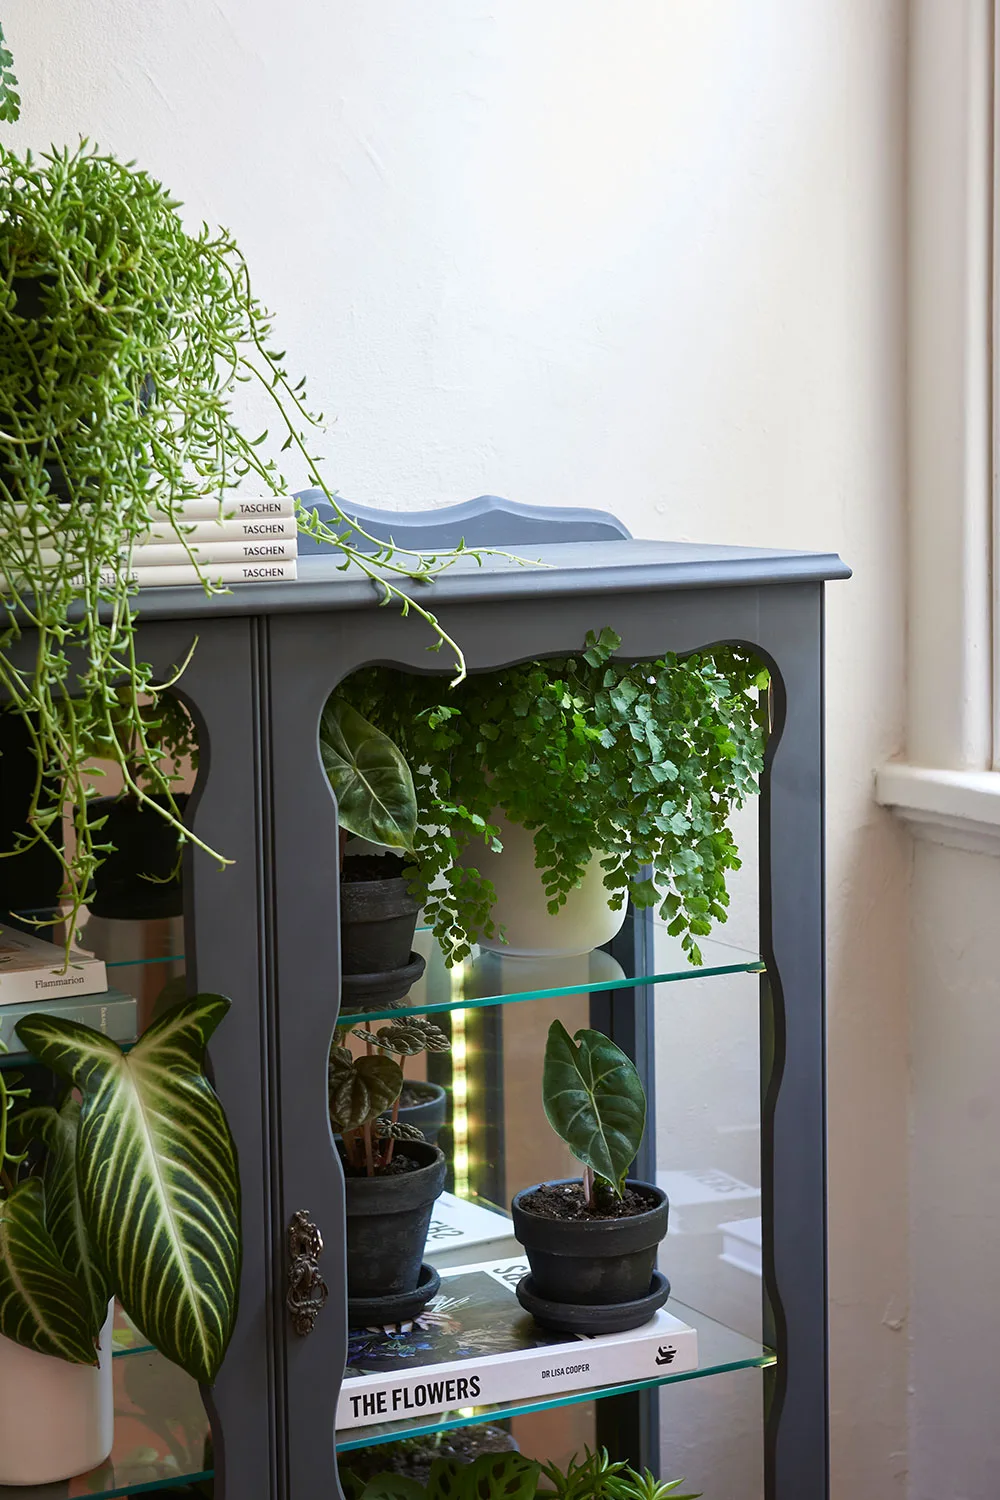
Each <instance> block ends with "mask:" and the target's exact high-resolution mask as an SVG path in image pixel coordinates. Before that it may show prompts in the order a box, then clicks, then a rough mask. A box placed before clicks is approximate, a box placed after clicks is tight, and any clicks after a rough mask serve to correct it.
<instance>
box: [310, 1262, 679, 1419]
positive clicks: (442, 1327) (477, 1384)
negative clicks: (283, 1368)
mask: <svg viewBox="0 0 1000 1500" xmlns="http://www.w3.org/2000/svg"><path fill="white" fill-rule="evenodd" d="M527 1270H528V1265H527V1262H526V1261H525V1260H524V1259H523V1258H516V1259H504V1260H491V1261H483V1262H481V1263H479V1264H476V1265H472V1266H454V1267H452V1268H451V1269H449V1270H443V1271H442V1272H441V1290H440V1292H439V1293H438V1295H437V1296H436V1297H435V1298H434V1299H433V1300H432V1301H431V1302H429V1303H428V1305H427V1307H426V1308H425V1309H424V1311H423V1312H422V1313H421V1314H420V1316H419V1318H417V1319H416V1320H415V1321H414V1323H413V1324H412V1326H410V1325H403V1326H404V1327H406V1328H408V1331H407V1332H386V1330H385V1329H382V1328H379V1329H370V1328H360V1329H359V1328H355V1329H352V1330H351V1331H350V1333H349V1335H348V1347H347V1369H346V1371H345V1376H344V1383H343V1385H342V1386H341V1390H340V1400H339V1402H338V1405H337V1426H338V1427H339V1428H350V1427H367V1426H370V1425H371V1424H372V1423H374V1422H392V1421H400V1420H402V1419H404V1418H407V1417H410V1418H412V1417H413V1416H415V1415H427V1414H430V1413H432V1412H442V1411H451V1410H453V1409H457V1408H459V1407H468V1406H493V1405H497V1404H503V1403H505V1402H514V1401H528V1400H531V1398H532V1397H535V1396H542V1397H544V1396H549V1395H556V1394H559V1393H560V1392H566V1391H583V1390H590V1389H591V1388H593V1387H600V1386H607V1385H619V1384H622V1383H624V1382H631V1381H640V1380H656V1379H657V1378H662V1377H663V1376H665V1375H675V1374H682V1373H684V1372H686V1371H689V1370H695V1369H697V1368H698V1335H697V1334H696V1332H695V1330H694V1329H693V1328H689V1327H688V1326H687V1324H685V1323H682V1322H680V1320H679V1319H678V1318H675V1317H673V1316H672V1315H671V1314H670V1313H668V1312H664V1311H663V1309H662V1308H661V1309H660V1311H659V1312H658V1313H657V1314H656V1316H655V1317H654V1318H653V1319H652V1320H651V1321H650V1322H648V1323H645V1324H644V1325H643V1326H642V1327H641V1328H633V1329H631V1330H630V1331H629V1332H627V1333H602V1334H598V1335H596V1336H594V1337H584V1336H581V1335H570V1334H564V1333H551V1332H549V1331H548V1330H546V1329H544V1328H541V1327H540V1326H539V1325H538V1324H537V1323H536V1322H535V1320H534V1319H533V1318H532V1317H531V1316H530V1315H529V1314H528V1313H526V1312H524V1311H523V1309H522V1308H521V1305H520V1303H519V1302H518V1300H517V1298H516V1297H515V1295H514V1288H515V1287H516V1286H517V1283H518V1281H519V1280H520V1279H521V1277H522V1276H523V1275H524V1274H525V1272H526V1271H527Z"/></svg>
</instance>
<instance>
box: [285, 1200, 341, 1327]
mask: <svg viewBox="0 0 1000 1500" xmlns="http://www.w3.org/2000/svg"><path fill="white" fill-rule="evenodd" d="M322 1254H323V1236H322V1235H321V1234H320V1232H319V1230H318V1229H317V1228H316V1225H315V1224H314V1223H313V1222H312V1220H311V1219H310V1217H309V1210H308V1209H307V1208H300V1209H299V1210H298V1212H297V1213H294V1214H293V1215H292V1219H291V1223H290V1224H289V1226H288V1293H287V1295H286V1297H285V1306H286V1307H287V1308H288V1311H289V1312H290V1313H291V1315H292V1327H293V1328H294V1329H295V1332H296V1333H297V1334H300V1335H301V1336H302V1337H303V1338H305V1336H306V1334H307V1333H312V1331H313V1328H314V1327H315V1326H316V1319H317V1317H318V1316H319V1313H320V1312H321V1311H322V1309H323V1307H324V1306H325V1304H326V1299H327V1298H328V1297H329V1295H330V1288H329V1287H328V1286H327V1284H326V1282H325V1281H324V1280H323V1277H322V1276H321V1275H320V1269H319V1258H320V1256H321V1255H322Z"/></svg>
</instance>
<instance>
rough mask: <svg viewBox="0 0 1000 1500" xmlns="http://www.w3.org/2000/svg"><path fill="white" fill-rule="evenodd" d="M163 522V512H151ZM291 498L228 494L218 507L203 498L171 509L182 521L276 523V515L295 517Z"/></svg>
mask: <svg viewBox="0 0 1000 1500" xmlns="http://www.w3.org/2000/svg"><path fill="white" fill-rule="evenodd" d="M150 514H151V515H158V516H159V517H160V518H161V519H162V520H164V521H167V520H169V516H168V515H167V512H166V511H162V510H161V511H151V512H150ZM294 514H295V496H294V495H237V496H232V495H227V496H226V498H225V499H224V500H223V501H222V503H221V505H220V503H219V501H218V500H213V499H212V498H211V496H206V497H205V498H204V499H203V500H182V501H181V502H180V504H179V505H175V506H174V515H175V516H177V517H183V519H184V520H185V521H223V520H232V521H239V520H245V521H252V520H254V519H257V520H261V521H264V520H267V519H268V518H269V517H270V519H271V520H272V521H273V520H276V519H277V518H278V517H279V516H294Z"/></svg>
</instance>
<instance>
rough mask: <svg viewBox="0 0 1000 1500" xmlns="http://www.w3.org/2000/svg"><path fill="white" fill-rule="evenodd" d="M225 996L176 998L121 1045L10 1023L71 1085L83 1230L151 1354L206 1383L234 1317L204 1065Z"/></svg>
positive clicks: (41, 1022) (216, 1114)
mask: <svg viewBox="0 0 1000 1500" xmlns="http://www.w3.org/2000/svg"><path fill="white" fill-rule="evenodd" d="M228 1009H229V1001H228V1000H226V999H224V998H223V997H222V996H221V995H197V996H195V998H194V999H192V1000H187V1001H184V1002H183V1003H182V1004H181V1005H177V1006H175V1007H174V1008H173V1009H172V1010H170V1011H168V1012H167V1014H166V1015H164V1016H161V1018H160V1019H159V1020H158V1021H155V1022H154V1023H153V1025H152V1026H151V1027H150V1028H149V1029H148V1031H146V1032H145V1033H144V1034H143V1036H142V1037H141V1038H140V1039H139V1041H138V1042H137V1044H136V1045H135V1047H133V1048H132V1050H131V1052H129V1053H128V1054H127V1055H126V1054H125V1053H123V1052H122V1050H121V1048H120V1047H119V1046H118V1045H117V1044H116V1043H115V1042H113V1041H111V1039H110V1038H109V1037H106V1036H102V1035H101V1034H100V1032H97V1031H93V1030H92V1029H91V1028H90V1027H89V1026H80V1025H77V1024H76V1023H75V1022H73V1021H63V1020H57V1019H55V1018H54V1017H43V1016H29V1017H28V1018H27V1019H26V1020H23V1021H20V1022H19V1023H18V1028H17V1034H18V1036H19V1037H20V1038H21V1040H22V1041H23V1042H24V1044H25V1046H26V1047H28V1048H29V1049H30V1050H31V1052H33V1053H34V1055H35V1056H36V1057H37V1058H38V1059H39V1060H40V1061H41V1062H43V1063H44V1064H45V1065H46V1066H47V1067H50V1068H52V1069H54V1071H55V1072H57V1073H59V1074H60V1075H61V1076H62V1077H64V1078H68V1079H69V1080H70V1081H71V1082H72V1083H73V1084H74V1085H75V1086H76V1087H77V1088H78V1089H79V1090H80V1091H81V1093H82V1095H83V1103H82V1108H81V1111H80V1130H79V1139H78V1145H77V1171H78V1174H79V1179H80V1198H81V1202H82V1204H83V1212H84V1218H85V1220H86V1225H87V1231H88V1233H89V1235H90V1238H91V1242H92V1244H93V1246H94V1249H95V1253H96V1254H97V1256H98V1257H99V1258H100V1260H101V1263H102V1264H103V1266H104V1268H105V1271H106V1273H107V1276H108V1279H109V1281H110V1282H111V1285H112V1287H113V1288H114V1290H115V1291H116V1293H117V1294H118V1296H119V1297H120V1298H121V1301H122V1305H123V1306H124V1308H125V1311H126V1312H127V1313H128V1315H129V1317H130V1318H131V1319H132V1321H133V1322H134V1323H135V1324H136V1326H137V1327H138V1328H139V1329H141V1331H142V1332H143V1333H144V1334H145V1335H146V1337H147V1338H148V1339H149V1341H150V1343H152V1344H155V1345H156V1347H157V1348H158V1349H159V1350H160V1352H161V1353H162V1354H165V1355H166V1356H167V1358H168V1359H171V1360H173V1361H174V1363H175V1364H178V1365H180V1367H181V1368H182V1369H183V1370H186V1371H187V1372H188V1374H190V1375H193V1376H194V1377H195V1379H197V1380H200V1381H203V1382H204V1383H206V1384H210V1383H211V1382H212V1380H213V1379H214V1378H215V1375H216V1373H217V1371H218V1369H219V1366H220V1364H221V1363H222V1359H223V1356H224V1354H225V1352H226V1346H227V1345H228V1343H229V1339H230V1336H231V1334H232V1330H233V1323H234V1321H235V1318H236V1303H237V1292H238V1287H239V1277H240V1259H241V1255H240V1232H239V1177H238V1172H237V1164H236V1148H235V1144H234V1142H233V1138H232V1134H231V1132H230V1130H229V1125H228V1123H227V1121H226V1117H225V1114H224V1113H223V1109H222V1105H221V1104H220V1103H219V1100H218V1098H217V1097H216V1095H215V1093H214V1092H213V1090H212V1087H211V1085H210V1083H209V1081H208V1079H207V1078H206V1076H205V1073H204V1070H203V1059H204V1051H205V1045H206V1043H207V1042H208V1039H209V1037H210V1036H211V1035H212V1033H213V1031H214V1030H215V1028H216V1026H218V1024H219V1022H220V1021H221V1020H222V1018H223V1016H224V1015H225V1014H226V1011H227V1010H228Z"/></svg>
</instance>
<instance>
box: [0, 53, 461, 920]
mask: <svg viewBox="0 0 1000 1500" xmlns="http://www.w3.org/2000/svg"><path fill="white" fill-rule="evenodd" d="M9 67H10V61H9V54H7V53H6V52H5V50H4V49H3V46H2V41H0V117H2V111H3V109H4V108H6V109H7V110H8V111H9V110H10V109H11V108H14V107H15V105H14V95H13V94H12V92H11V90H12V87H13V84H12V80H11V77H10V75H9ZM4 90H6V92H4ZM5 101H6V102H5ZM179 206H180V205H179V204H178V202H177V201H176V200H175V199H174V198H172V197H171V196H170V195H169V193H168V192H167V191H166V190H165V188H163V187H162V186H161V184H160V183H158V182H156V181H154V179H153V178H152V177H150V176H149V175H148V174H147V173H145V172H143V171H140V170H138V169H137V168H136V167H135V166H134V165H133V164H125V163H122V162H119V161H117V160H115V159H114V158H113V157H111V156H107V155H102V154H100V153H98V152H97V151H96V150H95V149H92V148H90V147H88V146H87V144H86V143H83V144H81V146H80V147H79V148H78V149H77V150H74V151H69V150H65V151H53V152H52V153H51V154H49V155H45V156H42V157H40V158H38V159H35V158H33V157H32V156H31V155H30V154H28V155H26V156H24V157H23V158H20V157H18V156H16V155H15V154H14V153H13V152H11V151H9V150H7V149H6V148H3V147H0V590H2V595H3V598H2V614H0V698H2V699H4V700H6V702H7V704H8V706H9V707H10V708H12V709H13V711H14V712H16V713H18V714H19V715H21V716H22V718H23V719H24V721H25V723H26V725H27V726H28V729H29V733H30V736H31V745H32V749H33V753H34V757H35V759H36V761H37V766H38V780H37V784H36V787H35V791H34V795H33V797H32V800H31V807H30V811H29V817H28V827H27V830H26V831H25V832H24V833H23V835H22V837H21V839H20V840H19V843H18V847H17V848H16V849H15V850H13V851H12V852H13V853H14V854H16V853H17V852H19V850H21V849H23V848H25V847H27V846H29V845H31V844H34V843H41V844H43V845H45V846H47V847H48V848H49V849H50V850H51V851H52V852H53V854H54V855H55V856H56V857H57V858H58V859H59V861H60V862H61V865H62V868H63V872H64V877H65V879H64V896H65V900H66V902H67V904H68V906H69V909H70V915H71V920H70V922H69V923H68V927H67V930H68V941H69V939H71V937H72V934H73V929H74V926H75V919H76V915H77V913H78V911H79V909H80V906H81V905H82V904H83V902H84V901H85V899H86V895H87V891H88V887H89V885H90V882H91V879H92V876H93V873H94V870H95V868H96V866H97V865H98V864H99V862H100V861H101V859H102V857H103V856H104V854H105V853H106V848H107V846H106V844H102V840H101V834H100V828H101V822H100V820H99V819H98V820H94V821H91V820H89V819H88V817H87V812H86V804H87V801H88V798H90V797H91V796H93V795H94V793H95V788H94V787H93V785H92V782H91V778H90V775H89V774H88V768H89V767H91V766H92V763H93V759H94V757H95V756H97V757H100V758H102V759H106V760H109V761H111V762H113V763H114V764H116V765H117V766H118V768H119V769H120V771H121V774H122V779H123V783H124V789H125V793H126V794H127V795H129V796H131V797H132V798H134V799H135V800H136V801H138V802H140V803H142V804H143V805H144V806H145V807H147V808H149V809H151V810H154V815H157V816H160V817H162V818H164V819H165V820H166V821H167V823H169V824H170V825H172V826H173V827H174V828H175V829H176V831H177V835H178V839H179V840H181V841H183V840H185V839H189V840H191V841H192V842H194V843H195V844H198V845H199V847H201V848H203V849H204V848H205V847H206V846H205V845H204V844H201V842H200V840H198V839H197V838H196V837H195V836H194V835H193V834H191V833H190V832H189V831H186V830H185V829H184V828H183V826H182V823H181V820H180V814H179V811H178V808H177V804H176V802H175V800H174V796H173V776H172V774H171V769H170V764H169V761H168V760H165V753H164V746H163V744H162V743H161V740H160V739H159V738H158V737H157V736H156V735H155V734H151V733H150V724H151V723H153V724H155V723H157V722H160V721H162V719H163V716H164V713H165V711H166V710H165V708H164V694H165V693H166V692H167V690H168V689H169V688H170V687H171V686H173V685H174V684H175V683H176V681H177V678H178V677H179V676H180V675H181V673H182V672H183V670H184V666H185V663H184V662H179V663H177V664H176V672H175V675H174V677H173V678H172V679H171V681H170V682H166V683H165V682H162V681H157V680H156V679H155V678H154V675H153V672H152V669H151V667H150V666H149V665H148V664H147V663H144V662H143V661H142V660H141V658H140V656H139V654H138V651H137V644H136V634H135V598H134V596H135V593H136V585H135V582H134V581H133V580H132V578H131V560H132V553H133V549H134V548H135V547H136V545H137V544H139V543H140V542H141V541H142V539H143V537H144V536H145V535H146V534H147V533H148V531H149V528H150V526H151V525H152V524H154V522H156V523H160V524H163V523H164V522H166V523H168V524H172V525H173V527H174V532H175V536H176V540H177V541H178V542H179V543H181V544H182V545H184V546H185V547H186V548H188V544H187V543H186V542H185V535H184V533H183V531H181V530H179V529H178V527H179V524H180V519H181V516H182V511H183V507H184V505H185V503H186V502H188V501H191V500H199V499H203V498H205V497H212V498H213V499H215V500H217V501H218V502H219V503H220V507H221V504H222V501H223V500H224V498H225V496H226V493H227V492H229V491H232V490H233V489H235V488H236V487H237V486H240V485H244V484H246V483H247V482H255V486H256V487H257V488H258V492H260V491H263V492H265V493H269V494H274V493H278V494H280V493H287V492H288V489H289V485H288V484H287V482H286V480H285V478H284V476H283V475H282V473H281V471H280V469H279V467H278V454H279V453H280V452H283V451H285V450H288V449H291V450H292V452H293V455H294V456H296V457H297V459H298V460H299V462H300V464H301V466H302V467H304V469H305V471H306V474H307V476H308V480H309V482H310V483H311V484H312V485H314V486H318V487H319V488H320V489H322V491H323V493H324V494H325V495H326V496H327V498H328V499H330V501H331V504H333V507H334V514H335V517H337V518H339V519H338V522H337V526H336V528H332V527H331V526H329V525H327V524H325V523H324V522H323V521H322V520H320V519H319V518H318V517H317V515H316V514H315V513H307V512H305V511H304V510H302V509H301V508H300V511H299V517H298V519H299V525H300V527H301V528H302V529H303V530H305V531H307V532H308V533H309V534H310V535H312V536H316V537H319V538H320V539H322V540H324V541H327V542H332V543H336V544H337V545H339V547H340V549H341V552H342V555H343V558H344V565H345V566H347V564H348V563H349V562H350V563H353V564H354V565H356V566H357V568H359V569H360V570H361V571H362V572H363V573H364V574H365V575H367V576H368V577H369V578H371V579H373V580H377V581H378V582H379V584H380V585H381V588H382V591H383V595H384V599H385V600H388V599H394V600H396V601H397V602H398V604H399V606H400V608H401V609H402V611H403V613H404V614H405V613H408V611H409V610H411V609H412V610H414V611H416V613H417V614H418V615H420V616H421V617H422V618H423V619H424V621H425V622H427V623H428V624H429V625H430V626H431V628H432V630H433V632H434V634H433V637H432V644H431V647H430V649H439V648H440V646H441V645H442V644H448V645H450V646H451V647H453V648H454V651H455V656H456V660H457V662H458V667H459V675H461V673H462V660H461V653H460V651H459V650H458V648H457V646H455V643H454V642H452V641H451V640H450V638H449V637H448V636H447V635H446V634H445V633H444V632H443V631H442V630H441V629H440V627H439V626H438V623H437V620H436V618H435V617H434V615H433V614H432V612H431V611H430V610H429V609H428V608H427V607H426V606H425V605H424V604H422V603H420V602H418V601H415V600H412V599H409V598H408V597H407V596H406V594H405V593H404V591H403V585H404V584H405V582H406V581H407V580H408V579H410V578H414V577H417V578H425V579H426V578H428V577H431V576H433V575H434V574H435V573H436V572H438V571H440V570H441V568H443V567H447V566H448V565H449V564H450V563H451V562H453V561H454V559H455V557H456V556H457V551H462V550H464V549H461V548H460V549H457V551H456V552H452V553H447V554H442V555H439V556H438V557H436V558H430V557H424V556H422V555H421V554H418V553H413V552H404V551H400V550H399V549H395V548H393V547H392V546H387V545H385V544H382V543H376V544H374V550H371V548H369V550H368V551H367V552H359V551H358V550H357V547H356V545H355V544H356V542H357V541H358V540H359V538H362V537H363V535H364V534H363V532H362V531H361V528H360V527H358V526H356V525H354V524H353V523H351V522H348V520H347V518H346V517H344V515H343V512H341V511H340V509H339V507H338V506H337V505H336V502H335V501H334V500H333V496H332V495H331V494H330V491H329V490H328V489H327V487H326V485H325V483H324V481H323V479H322V476H321V474H320V472H319V468H318V461H317V460H316V459H315V457H313V455H312V454H311V453H310V451H309V448H308V446H307V440H306V436H305V434H306V433H307V432H308V430H309V428H310V427H311V426H313V425H315V424H316V423H319V422H321V421H322V418H321V417H316V416H313V415H312V414H311V412H310V411H309V409H308V408H307V406H306V404H305V393H304V382H302V381H300V382H298V383H297V384H295V385H293V384H292V381H291V379H290V377H289V376H288V374H287V372H286V370H285V366H284V355H283V354H282V353H281V352H279V351H278V350H276V349H275V348H274V346H273V341H272V336H271V321H270V317H269V315H268V313H267V312H266V311H265V309H264V308H263V307H262V306H261V304H260V302H259V301H258V300H257V298H256V297H255V296H254V294H253V292H252V290H251V285H250V279H249V275H248V271H247V266H246V263H245V261H244V259H243V256H242V255H241V253H240V251H239V248H238V246H237V245H236V243H235V241H234V240H233V238H232V236H231V235H229V234H228V233H227V232H226V231H224V230H217V231H213V230H211V229H209V228H208V227H207V226H203V227H202V228H201V229H199V230H196V231H191V230H188V229H187V228H186V227H185V225H184V223H183V222H182V220H181V217H180V215H179V213H178V208H179ZM245 381H250V382H254V383H256V384H257V385H258V386H259V387H260V388H262V389H263V390H264V391H265V392H266V393H267V396H268V398H269V399H270V402H271V403H272V405H273V408H274V412H275V416H276V419H277V425H278V429H279V431H278V433H277V436H276V438H275V440H274V441H273V442H272V441H271V439H270V438H269V434H268V433H267V432H263V433H261V434H260V435H259V436H256V437H252V436H248V435H247V434H246V433H245V432H244V431H243V429H242V427H241V425H240V423H239V421H238V420H237V417H236V415H235V413H234V396H235V394H236V391H237V388H238V386H239V385H240V383H241V382H245ZM341 523H342V525H341ZM368 540H369V541H371V540H372V539H368ZM188 556H189V557H190V560H191V561H192V563H194V564H195V566H196V567H197V562H196V559H195V558H194V556H193V555H192V554H191V553H190V550H189V548H188ZM198 576H199V577H200V576H201V574H200V573H199V575H198ZM205 588H206V589H207V590H209V591H211V589H212V586H211V585H210V584H208V583H206V584H205ZM29 629H30V631H31V633H32V639H31V649H30V652H28V653H26V652H25V651H24V650H23V648H22V649H21V650H18V641H19V638H20V637H21V635H22V633H24V632H25V631H26V630H29ZM26 662H27V664H26ZM64 815H67V816H68V817H69V818H70V819H71V820H72V822H73V824H74V826H75V834H76V837H75V840H70V841H68V852H64V848H63V840H62V838H61V837H60V836H59V834H60V825H61V822H62V819H63V817H64ZM207 852H209V853H211V854H214V855H215V857H216V858H218V859H220V861H222V862H224V860H223V855H222V853H221V851H215V850H208V851H207Z"/></svg>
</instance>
